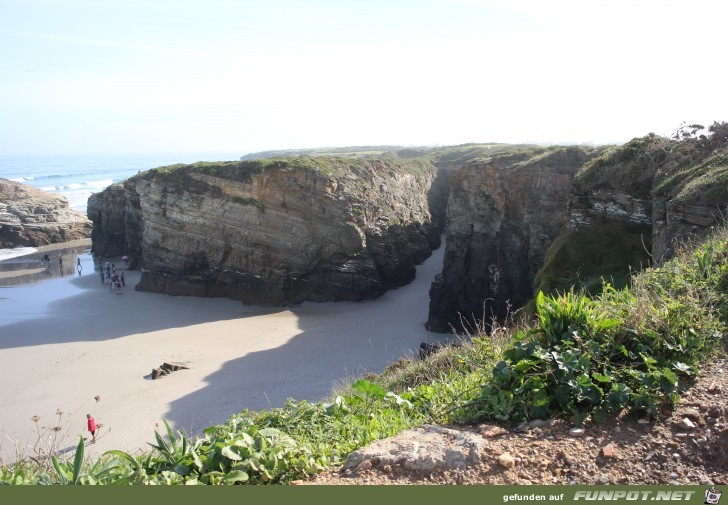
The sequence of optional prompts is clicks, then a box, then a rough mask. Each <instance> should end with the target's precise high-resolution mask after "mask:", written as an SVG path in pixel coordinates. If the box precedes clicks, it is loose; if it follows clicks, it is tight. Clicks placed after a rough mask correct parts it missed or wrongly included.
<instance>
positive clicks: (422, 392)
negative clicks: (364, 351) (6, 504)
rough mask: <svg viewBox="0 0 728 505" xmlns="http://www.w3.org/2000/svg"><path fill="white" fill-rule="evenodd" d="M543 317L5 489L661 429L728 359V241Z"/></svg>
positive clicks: (30, 473) (17, 472) (25, 473)
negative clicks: (516, 428)
mask: <svg viewBox="0 0 728 505" xmlns="http://www.w3.org/2000/svg"><path fill="white" fill-rule="evenodd" d="M536 313H537V317H536V319H535V320H534V321H533V322H531V323H530V324H528V325H525V326H521V327H496V328H494V329H493V330H492V332H491V334H490V335H486V334H485V333H484V332H482V331H477V330H476V331H474V332H473V333H472V334H471V335H469V336H468V338H465V339H463V343H462V345H461V346H459V347H451V348H446V349H444V350H442V351H440V352H438V353H436V354H434V355H432V356H430V357H429V358H427V359H426V360H424V361H419V360H408V359H402V360H400V361H399V362H397V363H395V364H393V365H391V366H389V367H388V368H387V369H385V370H384V372H383V373H381V374H379V375H371V376H367V377H366V378H364V379H360V380H357V381H356V382H353V383H352V384H350V385H349V386H346V387H342V388H341V389H342V390H341V391H339V393H338V394H336V393H334V396H332V398H331V399H330V401H329V402H326V403H311V402H306V401H298V402H297V401H293V400H291V401H289V403H288V404H287V405H286V406H285V407H283V408H276V409H269V410H263V411H259V412H250V411H244V412H241V413H240V414H238V415H235V416H233V417H231V418H230V420H228V421H227V422H226V423H225V424H223V425H219V426H213V427H210V428H208V429H207V430H205V435H204V437H202V438H194V439H193V438H191V437H188V436H186V435H184V434H183V433H180V432H174V431H173V430H171V429H168V428H167V429H164V430H162V432H161V433H156V434H155V436H154V439H155V442H154V443H153V444H152V449H150V450H149V451H148V452H145V453H143V454H139V455H130V454H126V453H123V452H121V451H108V452H107V453H105V454H104V455H103V456H101V457H100V458H98V459H90V460H84V458H83V451H84V444H83V441H80V442H79V444H78V447H77V449H76V457H75V458H74V459H73V460H71V459H69V460H63V459H62V458H60V457H59V458H60V459H58V458H57V457H54V458H52V459H50V460H49V459H47V458H38V457H36V459H35V460H31V459H27V460H25V461H21V462H19V463H16V464H14V465H10V466H5V467H2V468H0V483H6V484H72V483H75V484H243V483H254V484H276V483H287V482H290V481H291V480H294V479H297V478H302V477H305V476H306V475H311V474H314V473H316V472H319V471H321V470H322V469H325V468H328V467H330V466H337V465H340V464H341V463H342V462H343V461H344V459H345V458H346V456H347V455H348V454H349V453H351V452H352V451H354V450H356V449H357V448H359V447H362V446H364V445H367V444H369V443H370V442H372V441H374V440H376V439H379V438H383V437H388V436H391V435H394V434H396V433H397V432H399V431H401V430H404V429H407V428H411V427H415V426H419V425H422V424H425V423H459V422H481V421H488V422H497V423H503V424H506V425H512V424H517V423H519V422H522V421H527V420H529V419H536V418H545V417H554V416H567V417H571V418H572V420H573V421H574V422H575V423H577V424H581V423H590V422H603V421H604V420H607V419H609V418H610V417H614V416H617V415H619V414H622V413H624V412H627V413H632V414H634V415H639V416H659V415H660V412H661V408H660V407H661V406H662V405H663V404H666V403H667V404H672V403H675V402H677V401H679V398H680V394H681V392H682V391H684V390H685V389H686V388H688V387H689V386H690V384H691V382H692V379H693V377H694V375H695V374H696V373H699V367H700V366H701V364H702V363H708V362H710V360H711V359H712V358H713V357H715V356H716V355H725V353H726V330H727V327H728V228H726V227H723V228H720V229H718V230H717V231H715V233H714V234H713V235H712V236H711V237H709V238H707V239H705V240H704V241H703V242H701V243H697V244H693V245H692V246H685V247H684V248H682V249H681V250H679V251H678V254H677V256H676V257H675V258H674V259H673V260H671V261H670V262H668V263H666V264H665V265H663V266H661V267H659V268H650V269H647V270H645V271H644V272H642V273H641V274H639V275H637V276H635V277H634V278H633V279H632V282H631V286H630V287H628V288H625V289H621V290H620V289H615V288H613V287H611V286H605V287H604V288H603V289H602V293H601V294H600V295H599V296H596V297H594V298H588V297H586V296H583V295H581V294H579V293H574V292H572V291H569V292H565V293H562V294H560V295H556V296H554V297H549V296H543V295H539V297H538V299H537V304H536ZM66 445H67V444H66ZM66 445H64V447H65V446H66ZM79 454H80V457H79Z"/></svg>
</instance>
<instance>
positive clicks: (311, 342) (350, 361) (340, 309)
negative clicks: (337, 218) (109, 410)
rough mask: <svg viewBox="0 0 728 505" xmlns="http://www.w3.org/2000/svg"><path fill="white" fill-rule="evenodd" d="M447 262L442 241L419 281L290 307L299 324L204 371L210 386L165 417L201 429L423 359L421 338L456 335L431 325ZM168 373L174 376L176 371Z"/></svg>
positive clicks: (431, 339)
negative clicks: (403, 360)
mask: <svg viewBox="0 0 728 505" xmlns="http://www.w3.org/2000/svg"><path fill="white" fill-rule="evenodd" d="M441 264H442V249H441V250H439V251H437V252H436V254H433V257H431V258H430V259H428V260H427V261H426V262H425V263H424V264H423V265H420V266H419V267H417V276H416V278H415V281H413V282H412V283H411V284H408V285H407V286H404V287H401V288H398V289H395V290H391V291H388V292H387V293H385V294H384V295H383V296H381V297H380V298H377V299H375V300H366V301H362V302H327V303H305V304H303V305H301V306H300V307H297V308H295V309H291V311H292V312H293V314H294V315H295V316H296V317H297V325H298V328H299V330H300V331H299V332H298V333H297V334H296V335H295V336H294V337H293V338H291V339H289V340H288V341H287V342H286V343H284V344H283V345H280V346H277V347H272V348H268V349H264V350H260V351H256V352H251V353H248V354H246V355H245V356H242V357H239V358H236V359H232V360H230V361H227V362H225V363H224V364H222V366H221V367H220V369H219V370H217V371H215V372H213V373H211V374H209V375H206V376H204V377H203V378H201V380H202V382H204V383H205V384H206V386H205V387H203V388H201V389H199V390H197V391H194V392H191V393H190V394H187V395H185V396H183V397H181V398H179V399H177V400H174V401H172V402H171V403H170V406H169V409H168V411H167V413H166V414H165V416H164V417H165V418H166V419H167V420H168V421H171V422H172V423H174V426H175V427H176V428H178V429H182V430H184V431H185V432H187V433H189V434H192V435H198V434H199V433H200V432H201V430H203V429H204V428H206V427H208V426H211V425H214V424H220V423H223V422H225V421H226V420H227V419H228V418H229V417H230V416H232V415H234V414H237V413H239V412H241V411H243V410H245V409H248V410H260V409H266V408H271V407H282V406H283V405H284V404H285V402H286V400H287V399H289V398H293V399H296V400H309V401H319V400H324V399H325V398H327V397H328V396H329V395H330V393H331V390H332V387H334V386H336V385H337V384H340V383H342V382H344V381H346V380H347V379H350V378H352V377H355V376H360V375H362V374H363V373H365V372H379V371H381V370H382V369H383V368H384V367H385V366H386V365H387V364H389V363H391V362H393V361H396V360H397V359H399V358H400V357H410V358H413V359H417V358H416V357H415V356H416V355H417V350H418V348H419V345H420V343H422V342H425V341H428V342H444V341H446V340H448V339H452V337H453V336H452V335H447V334H435V333H430V332H428V331H427V330H426V329H425V327H424V323H425V321H426V320H427V307H428V303H427V302H428V288H429V285H430V283H431V281H432V279H433V277H434V275H435V274H436V273H437V272H439V269H440V267H441ZM190 367H191V369H194V361H192V362H191V363H190ZM185 373H188V371H185ZM162 380H164V381H166V380H170V381H174V380H175V377H174V374H172V375H171V376H169V377H165V378H164V379H162ZM150 435H151V434H150Z"/></svg>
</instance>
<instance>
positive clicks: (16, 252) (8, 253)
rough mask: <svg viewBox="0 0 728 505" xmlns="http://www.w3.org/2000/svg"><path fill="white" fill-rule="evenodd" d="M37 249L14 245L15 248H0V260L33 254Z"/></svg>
mask: <svg viewBox="0 0 728 505" xmlns="http://www.w3.org/2000/svg"><path fill="white" fill-rule="evenodd" d="M36 251H38V249H36V248H34V247H16V248H15V249H0V261H3V260H8V259H10V258H17V257H18V256H25V255H27V254H33V253H34V252H36Z"/></svg>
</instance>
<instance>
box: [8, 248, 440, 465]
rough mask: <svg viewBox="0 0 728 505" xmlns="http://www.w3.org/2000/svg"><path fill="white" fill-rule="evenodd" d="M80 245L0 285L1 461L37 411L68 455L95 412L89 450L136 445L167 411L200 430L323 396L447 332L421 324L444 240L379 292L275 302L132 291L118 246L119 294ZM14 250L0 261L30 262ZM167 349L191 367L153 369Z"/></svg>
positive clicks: (30, 428)
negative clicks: (371, 296)
mask: <svg viewBox="0 0 728 505" xmlns="http://www.w3.org/2000/svg"><path fill="white" fill-rule="evenodd" d="M73 246H74V247H71V248H68V249H58V248H56V249H54V250H53V251H52V253H51V254H49V255H50V256H51V259H52V262H51V269H50V271H43V272H42V273H41V275H40V276H39V277H36V278H33V279H31V282H30V283H29V284H18V283H16V282H14V281H13V276H12V275H11V276H10V280H8V277H9V276H8V274H7V273H6V274H5V276H4V279H5V285H3V287H0V363H1V364H2V366H1V367H0V383H1V384H2V388H0V458H2V460H3V461H4V462H9V461H12V460H14V459H15V458H16V454H18V452H20V453H24V454H32V453H33V449H32V447H33V445H34V444H35V443H36V442H37V440H38V436H37V434H36V429H37V428H36V424H35V423H34V422H33V421H32V420H31V418H32V417H33V416H39V417H40V421H38V426H39V427H40V428H41V433H43V428H44V427H45V428H51V427H52V426H55V425H56V424H60V426H61V428H62V430H61V431H59V432H57V433H54V432H52V431H48V430H46V433H48V435H49V436H51V437H52V436H59V437H62V443H57V445H58V446H59V447H60V448H61V449H68V453H69V454H70V452H71V451H70V448H71V447H73V446H75V445H76V444H77V443H78V437H79V435H84V436H89V435H88V433H87V432H86V414H87V413H90V414H91V415H93V416H94V417H95V419H96V422H97V423H100V424H102V425H103V427H102V428H101V429H100V437H99V439H98V441H97V442H96V443H95V444H92V445H90V446H88V447H87V453H88V454H90V455H91V456H94V455H98V454H101V453H103V452H104V451H106V450H109V449H121V450H125V451H135V450H137V449H140V448H141V449H144V448H146V447H148V446H147V442H151V441H153V440H154V430H155V429H157V427H160V428H162V426H163V425H162V419H166V420H167V421H168V422H169V423H170V424H171V425H172V426H173V427H174V428H179V429H182V430H184V431H186V432H188V433H193V434H196V433H199V432H200V430H202V429H204V428H206V427H208V426H210V425H212V424H217V423H222V422H224V421H225V420H226V419H228V418H229V417H230V416H231V415H232V414H235V413H238V412H240V411H242V410H244V409H251V410H258V409H262V408H268V407H271V406H272V407H278V406H282V405H284V403H285V401H286V399H287V398H295V399H299V400H300V399H307V400H312V401H316V400H321V399H324V398H326V397H327V396H328V395H329V393H330V391H331V388H332V386H335V385H336V384H337V383H340V382H341V381H343V380H345V379H346V378H347V377H352V376H356V375H360V374H362V373H363V372H365V371H373V372H377V371H379V370H381V369H382V368H383V367H384V366H386V364H387V363H389V362H392V361H395V360H397V359H398V358H400V357H401V356H411V355H412V354H413V353H416V350H417V348H418V347H419V344H420V343H421V342H423V341H430V342H436V341H443V340H445V338H447V337H448V336H447V335H441V334H433V333H429V332H427V330H425V328H424V326H423V325H424V322H425V321H426V319H427V309H428V289H429V286H430V283H431V282H432V280H433V278H434V276H435V275H436V274H437V273H438V272H439V271H440V269H441V265H442V249H443V248H442V247H441V248H440V250H439V251H435V252H434V253H433V255H432V257H430V258H429V259H428V260H427V261H426V262H425V263H424V264H423V265H420V266H419V267H418V269H417V278H416V280H415V281H414V282H413V283H411V284H409V285H407V286H404V287H402V288H399V289H396V290H392V291H389V292H388V293H386V294H385V295H383V296H382V297H380V298H378V299H376V300H369V301H365V302H359V303H352V302H337V303H320V304H317V303H305V304H303V305H301V306H299V307H294V308H290V309H280V308H277V309H276V308H261V307H251V306H244V305H242V304H241V303H240V302H238V301H234V300H227V299H220V298H216V299H210V298H194V297H171V296H167V295H161V294H155V293H143V292H137V291H135V290H134V289H133V286H134V285H135V284H136V282H137V280H138V278H139V272H137V271H127V270H125V269H124V266H123V263H122V262H121V261H120V259H119V258H116V264H117V265H119V266H120V267H119V269H120V270H124V272H125V275H126V283H127V287H126V288H125V290H124V291H123V293H122V294H120V295H117V294H115V293H113V292H110V291H109V290H108V288H107V287H106V286H104V285H103V284H102V283H101V280H100V277H99V275H98V271H95V270H94V268H93V264H92V260H91V256H90V254H89V253H88V251H87V250H86V249H84V248H83V247H82V246H83V244H81V245H79V244H73ZM84 251H85V252H84ZM36 254H38V253H36ZM59 254H63V263H64V276H63V277H61V276H60V274H59V272H58V265H57V262H58V255H59ZM76 258H80V259H81V265H82V274H81V275H80V276H79V275H78V274H77V273H76V271H75V270H73V269H74V268H75V265H76V262H77V261H76ZM15 260H16V263H15V265H14V266H12V267H7V265H6V268H5V269H3V265H2V264H0V270H6V271H7V270H16V271H21V270H23V269H24V268H26V269H27V267H23V266H22V265H20V266H18V264H17V260H18V259H17V258H16V259H15ZM8 261H11V260H8ZM3 263H5V262H3ZM36 268H38V267H37V265H33V266H32V267H30V269H36ZM69 272H70V273H69ZM37 273H38V272H36V274H37ZM14 275H15V278H16V279H19V278H20V277H19V276H18V275H17V273H16V274H14ZM0 278H3V276H2V275H0ZM38 279H44V280H38ZM7 284H10V285H11V286H8V285H7ZM13 284H15V285H13ZM165 361H174V362H180V363H183V364H185V365H186V366H188V367H189V369H188V370H180V371H177V372H173V373H172V374H170V375H168V376H166V377H163V378H161V379H158V380H150V379H149V374H150V372H151V370H152V368H154V367H158V366H159V365H161V364H162V363H163V362H165ZM96 397H98V400H97V399H96ZM56 411H62V412H63V414H62V415H60V416H59V415H57V414H56ZM59 419H60V423H59ZM162 429H163V428H162ZM48 440H49V438H48V437H45V438H44V440H43V441H42V442H41V443H42V444H46V445H48V444H49V442H48Z"/></svg>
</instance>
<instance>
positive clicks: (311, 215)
mask: <svg viewBox="0 0 728 505" xmlns="http://www.w3.org/2000/svg"><path fill="white" fill-rule="evenodd" d="M436 177H437V169H436V168H435V167H434V166H433V165H432V164H431V163H429V162H424V161H422V160H362V159H346V158H310V159H307V158H289V159H271V160H256V161H246V162H229V163H218V164H197V165H190V166H175V167H168V168H163V169H157V170H151V171H148V172H145V173H143V174H140V175H138V176H135V177H133V178H131V179H129V180H127V181H125V182H124V183H123V184H121V185H115V186H112V187H110V188H108V189H107V190H105V191H104V192H102V193H99V194H96V195H94V196H92V198H90V199H89V204H88V215H89V217H90V218H91V219H92V220H93V222H94V235H93V246H94V250H95V251H96V252H97V253H99V254H103V255H118V254H129V255H130V256H131V259H132V266H135V265H140V266H141V267H142V276H141V281H140V283H139V285H138V286H137V289H141V290H147V291H157V292H163V293H169V294H175V295H197V296H226V297H231V298H235V299H240V300H242V301H243V302H245V303H250V304H258V305H271V306H282V305H287V304H296V303H300V302H303V301H306V300H309V301H329V300H361V299H365V298H371V297H376V296H378V295H380V294H382V293H383V292H384V291H385V290H387V289H390V288H393V287H397V286H400V285H403V284H405V283H407V282H409V281H411V280H412V279H413V278H414V274H415V265H416V264H417V263H420V262H422V261H423V260H424V259H425V258H427V257H428V256H429V254H430V252H431V250H432V248H435V247H437V246H438V244H439V233H440V230H439V229H438V226H437V224H436V221H437V219H435V218H434V217H433V215H432V213H431V210H430V203H431V202H429V201H428V200H430V199H432V198H435V199H436V197H435V196H432V195H437V194H438V191H437V190H436V188H435V187H434V186H433V183H434V181H435V179H436ZM440 220H441V219H440Z"/></svg>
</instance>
